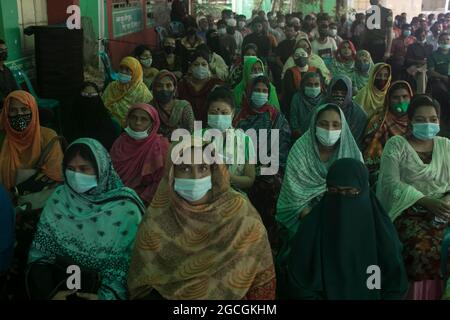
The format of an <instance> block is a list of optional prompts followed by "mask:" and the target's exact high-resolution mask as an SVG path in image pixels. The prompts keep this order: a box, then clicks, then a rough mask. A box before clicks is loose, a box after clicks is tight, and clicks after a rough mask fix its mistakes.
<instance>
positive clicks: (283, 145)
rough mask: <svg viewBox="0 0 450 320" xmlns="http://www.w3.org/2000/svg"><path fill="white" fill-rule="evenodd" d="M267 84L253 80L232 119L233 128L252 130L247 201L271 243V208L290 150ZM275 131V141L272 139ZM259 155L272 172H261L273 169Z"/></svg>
mask: <svg viewBox="0 0 450 320" xmlns="http://www.w3.org/2000/svg"><path fill="white" fill-rule="evenodd" d="M269 88H270V82H269V79H267V78H266V77H264V76H260V77H257V78H255V79H254V80H253V82H252V83H251V84H250V86H249V87H248V90H247V92H246V94H245V96H244V98H243V104H242V109H241V110H240V111H239V113H238V114H237V116H236V117H235V119H234V121H233V124H234V126H235V128H240V129H242V130H244V131H247V130H255V135H256V139H257V144H256V145H257V147H256V153H257V154H258V159H257V160H258V161H257V164H256V179H255V182H254V185H253V187H252V188H251V190H250V191H249V192H248V195H249V198H250V200H251V201H252V203H253V204H254V205H255V207H256V209H257V210H258V212H259V213H260V214H261V216H262V218H263V221H264V224H265V225H266V227H267V229H268V230H269V236H270V237H271V240H273V238H272V236H273V235H274V233H272V232H274V230H275V221H274V218H273V217H274V215H275V206H276V199H277V197H278V193H279V191H280V187H281V180H282V176H283V172H284V168H285V166H286V159H287V155H288V152H289V148H290V147H291V130H290V128H289V124H288V122H287V120H286V118H285V117H284V115H283V114H282V113H281V112H279V111H278V110H276V109H275V108H274V107H273V106H272V105H271V104H270V103H269V100H270V94H271V93H269V92H270V89H269ZM272 129H275V130H278V131H277V132H278V135H279V136H278V138H276V136H273V135H274V134H275V132H276V131H272ZM272 139H274V143H277V144H278V146H277V148H274V149H272ZM261 154H263V155H264V156H266V155H271V158H272V159H275V160H276V161H277V162H278V163H277V164H278V166H277V168H276V171H275V172H269V173H264V171H265V170H266V169H267V167H269V166H272V167H273V166H274V161H271V162H270V163H269V164H264V163H263V162H262V161H261V160H262V159H261V158H262V157H261Z"/></svg>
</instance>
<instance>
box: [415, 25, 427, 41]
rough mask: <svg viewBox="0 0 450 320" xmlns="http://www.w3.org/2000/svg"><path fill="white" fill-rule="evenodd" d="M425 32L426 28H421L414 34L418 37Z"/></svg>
mask: <svg viewBox="0 0 450 320" xmlns="http://www.w3.org/2000/svg"><path fill="white" fill-rule="evenodd" d="M423 33H426V31H425V29H424V28H422V27H421V28H419V29H417V30H416V32H415V33H414V36H415V37H416V38H418V37H419V36H420V35H421V34H423Z"/></svg>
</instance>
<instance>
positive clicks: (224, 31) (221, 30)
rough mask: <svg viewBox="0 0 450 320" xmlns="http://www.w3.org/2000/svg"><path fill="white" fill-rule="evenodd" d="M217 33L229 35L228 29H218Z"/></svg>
mask: <svg viewBox="0 0 450 320" xmlns="http://www.w3.org/2000/svg"><path fill="white" fill-rule="evenodd" d="M217 32H218V33H219V34H222V35H223V34H226V33H227V29H226V28H219V29H217Z"/></svg>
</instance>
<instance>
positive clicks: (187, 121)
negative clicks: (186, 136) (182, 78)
mask: <svg viewBox="0 0 450 320" xmlns="http://www.w3.org/2000/svg"><path fill="white" fill-rule="evenodd" d="M176 92H177V78H176V77H175V75H174V74H173V73H171V72H169V71H167V70H162V71H161V72H160V73H159V74H158V75H157V76H156V78H155V80H154V81H153V97H154V98H153V101H152V103H151V104H152V105H153V106H154V107H155V108H156V109H157V110H158V113H159V118H160V120H161V126H160V128H159V132H160V133H161V134H162V135H163V136H165V137H167V138H169V139H170V137H171V136H172V132H173V131H174V130H175V129H186V130H188V131H189V132H192V131H193V130H194V112H193V111H192V107H191V104H190V103H189V102H188V101H186V100H178V99H175V95H176Z"/></svg>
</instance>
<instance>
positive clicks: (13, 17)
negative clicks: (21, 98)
mask: <svg viewBox="0 0 450 320" xmlns="http://www.w3.org/2000/svg"><path fill="white" fill-rule="evenodd" d="M17 10H18V9H17V1H15V0H0V38H2V39H3V40H5V41H6V45H7V46H8V61H7V62H6V65H7V66H9V67H14V66H17V67H19V68H21V69H22V70H24V71H25V73H26V74H27V75H28V77H29V78H34V77H35V68H34V65H35V62H34V55H23V53H22V40H21V37H20V32H21V30H20V28H19V14H18V12H17Z"/></svg>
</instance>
